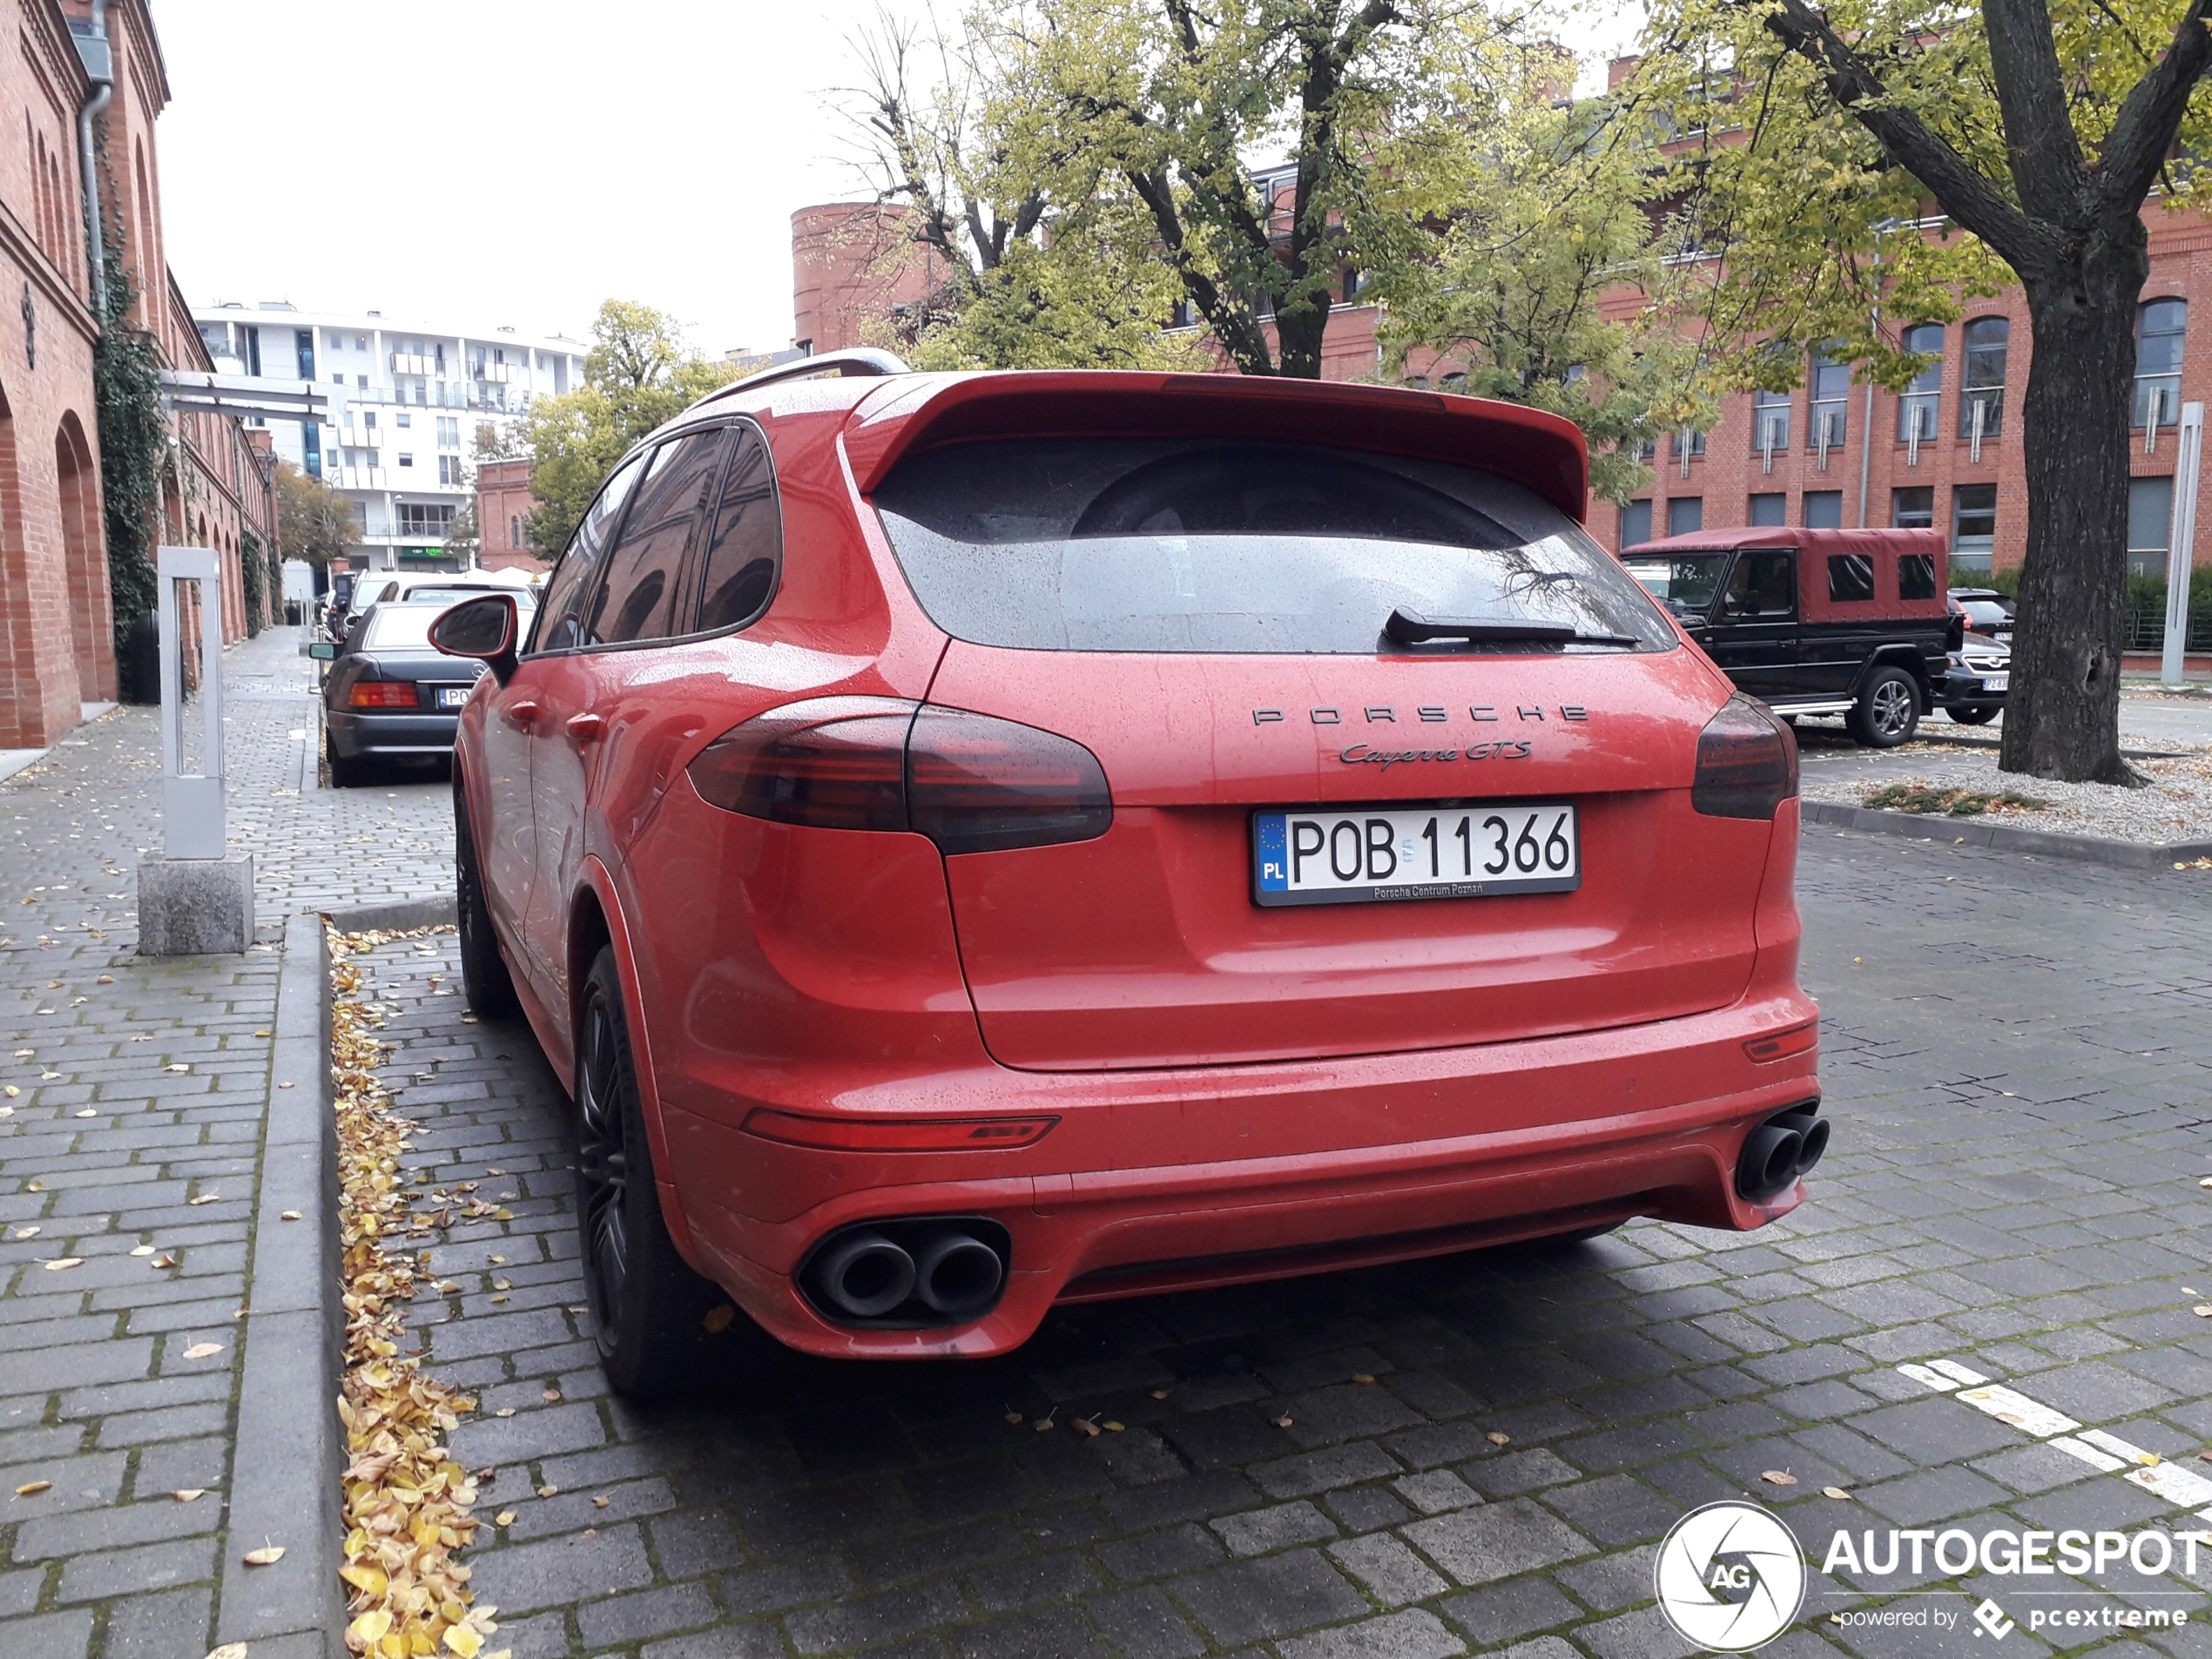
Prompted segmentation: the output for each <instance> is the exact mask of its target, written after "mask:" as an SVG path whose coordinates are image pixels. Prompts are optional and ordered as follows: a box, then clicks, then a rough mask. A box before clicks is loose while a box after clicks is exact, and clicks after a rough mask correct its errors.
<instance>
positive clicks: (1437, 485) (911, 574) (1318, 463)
mask: <svg viewBox="0 0 2212 1659" xmlns="http://www.w3.org/2000/svg"><path fill="white" fill-rule="evenodd" d="M874 500H875V505H876V508H877V510H878V511H879V513H880V515H881V516H882V519H883V523H884V527H885V529H886V531H887V534H888V535H889V536H890V539H891V545H892V549H893V550H894V552H895V553H896V554H897V555H898V558H899V564H900V569H901V570H903V571H904V572H905V573H906V577H907V582H908V583H909V584H910V585H911V586H912V587H913V589H914V595H915V597H917V598H918V599H920V600H921V605H922V608H923V609H924V610H927V612H928V613H929V616H930V618H931V620H933V621H934V622H935V623H936V624H937V625H938V626H939V627H941V628H942V629H943V630H944V631H946V632H947V633H948V634H951V635H952V636H953V637H955V638H958V639H965V640H968V641H971V642H973V643H974V644H983V645H1001V646H1010V647H1014V648H1016V649H1022V650H1030V651H1173V652H1278V651H1279V652H1300V653H1315V654H1333V655H1372V654H1374V653H1376V652H1377V651H1392V652H1398V653H1400V654H1403V653H1406V652H1407V651H1418V652H1419V653H1420V654H1432V653H1439V654H1441V653H1460V652H1465V651H1470V650H1474V651H1514V652H1523V651H1568V652H1582V651H1622V650H1631V651H1665V650H1669V649H1670V648H1671V647H1672V645H1673V644H1674V634H1673V631H1672V630H1670V629H1669V627H1668V625H1667V624H1666V622H1665V621H1664V619H1663V618H1662V617H1661V615H1660V613H1659V611H1658V610H1657V608H1656V606H1655V605H1654V604H1652V602H1651V600H1650V598H1649V597H1648V596H1646V594H1645V593H1644V591H1643V590H1642V588H1640V587H1638V586H1637V585H1636V583H1635V582H1634V581H1633V580H1632V579H1631V578H1630V577H1629V575H1628V573H1627V572H1626V571H1624V570H1622V568H1621V566H1620V564H1619V563H1617V562H1616V561H1615V559H1614V558H1613V557H1612V556H1611V555H1609V554H1608V553H1607V552H1606V551H1605V550H1604V549H1603V548H1602V547H1600V546H1599V545H1598V543H1596V542H1595V541H1594V540H1592V539H1591V538H1590V536H1588V534H1587V533H1586V532H1585V531H1584V530H1583V529H1582V528H1581V526H1580V525H1578V524H1576V523H1575V522H1574V521H1573V520H1572V519H1570V518H1568V516H1567V515H1566V514H1564V513H1563V512H1561V511H1560V509H1558V508H1556V507H1554V506H1553V505H1552V504H1550V503H1549V502H1546V501H1545V500H1543V499H1542V498H1541V496H1537V495H1536V494H1535V493H1534V491H1533V490H1530V489H1526V488H1524V487H1523V486H1521V485H1520V484H1517V483H1514V482H1512V481H1510V480H1508V479H1505V478H1501V477H1498V476H1497V475H1494V474H1491V473H1487V472H1481V471H1478V470H1476V469H1474V468H1471V467H1458V466H1452V465H1449V464H1446V463H1443V462H1424V461H1415V460H1410V459H1405V458H1401V457H1399V456H1394V455H1376V454H1369V453H1367V452H1365V451H1360V450H1352V449H1337V448H1325V447H1321V446H1318V445H1306V444H1291V443H1271V442H1224V441H1213V440H1195V439H1150V438H1022V439H1009V440H1002V441H997V442H977V443H968V444H958V445H951V446H948V447H946V448H937V449H930V450H925V451H924V452H922V453H921V454H920V455H914V456H912V457H910V458H909V459H907V460H906V461H904V462H900V465H899V466H898V467H897V468H895V469H894V470H893V471H892V473H891V475H890V476H889V477H887V479H885V480H884V482H883V483H882V484H881V485H880V487H879V488H878V489H877V490H876V492H875V497H874ZM1397 609H1402V610H1406V611H1409V612H1412V613H1414V614H1415V615H1417V616H1420V617H1427V618H1429V619H1431V620H1443V619H1449V620H1452V621H1455V622H1456V621H1475V622H1481V623H1486V624H1534V630H1533V631H1534V632H1537V633H1540V634H1554V635H1555V634H1557V633H1559V632H1561V631H1563V629H1565V628H1571V629H1572V630H1573V631H1574V632H1575V633H1576V634H1579V635H1587V636H1589V637H1591V642H1590V643H1582V642H1581V641H1575V642H1570V643H1563V644H1562V643H1561V642H1560V641H1558V640H1557V639H1550V640H1547V641H1542V642H1538V641H1534V640H1514V639H1512V638H1510V637H1491V638H1487V639H1485V640H1483V641H1481V642H1480V643H1479V644H1471V643H1470V642H1468V641H1467V640H1453V641H1446V642H1443V643H1440V644H1423V645H1420V646H1416V647H1406V646H1402V645H1398V644H1392V643H1390V642H1389V641H1388V640H1386V639H1385V638H1384V637H1383V634H1382V630H1383V626H1384V624H1386V622H1387V621H1388V620H1389V618H1390V615H1391V612H1392V611H1393V610H1397ZM1489 632H1491V633H1492V634H1493V635H1506V634H1509V632H1510V630H1509V628H1500V629H1493V630H1490V631H1489Z"/></svg>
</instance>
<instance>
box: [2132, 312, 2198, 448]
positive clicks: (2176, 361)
mask: <svg viewBox="0 0 2212 1659" xmlns="http://www.w3.org/2000/svg"><path fill="white" fill-rule="evenodd" d="M2188 326H2189V302H2188V300H2144V301H2143V307H2142V309H2141V311H2140V312H2138V313H2137V314H2136V320H2135V413H2134V418H2133V419H2132V421H2130V422H2129V424H2130V425H2133V426H2139V427H2143V426H2172V425H2173V424H2174V423H2175V421H2179V420H2180V419H2181V418H2182V336H2183V335H2184V334H2187V333H2188Z"/></svg>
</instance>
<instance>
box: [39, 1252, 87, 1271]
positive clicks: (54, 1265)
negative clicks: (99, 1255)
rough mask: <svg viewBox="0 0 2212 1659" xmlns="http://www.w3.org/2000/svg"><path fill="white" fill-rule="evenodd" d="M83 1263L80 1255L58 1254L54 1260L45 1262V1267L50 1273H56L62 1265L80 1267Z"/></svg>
mask: <svg viewBox="0 0 2212 1659" xmlns="http://www.w3.org/2000/svg"><path fill="white" fill-rule="evenodd" d="M82 1266H84V1258H83V1257H82V1256H60V1257H57V1258H55V1259H54V1260H52V1261H51V1262H48V1263H46V1264H45V1268H46V1271H48V1272H50V1273H58V1272H60V1271H61V1270H62V1269H63V1268H64V1267H82Z"/></svg>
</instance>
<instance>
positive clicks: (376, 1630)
mask: <svg viewBox="0 0 2212 1659" xmlns="http://www.w3.org/2000/svg"><path fill="white" fill-rule="evenodd" d="M391 1628H392V1615H391V1614H390V1613H388V1612H387V1611H386V1610H385V1609H384V1608H381V1607H379V1608H370V1609H369V1610H368V1612H366V1613H364V1614H362V1615H361V1617H359V1618H358V1619H355V1620H354V1622H353V1623H351V1624H350V1625H348V1626H347V1628H346V1643H347V1646H348V1647H352V1646H353V1645H354V1642H359V1643H360V1644H361V1645H360V1647H359V1649H357V1651H359V1652H361V1653H367V1652H368V1650H369V1649H371V1648H374V1646H375V1645H376V1644H377V1643H378V1642H381V1641H383V1640H384V1635H385V1633H386V1632H387V1631H388V1630H389V1629H391Z"/></svg>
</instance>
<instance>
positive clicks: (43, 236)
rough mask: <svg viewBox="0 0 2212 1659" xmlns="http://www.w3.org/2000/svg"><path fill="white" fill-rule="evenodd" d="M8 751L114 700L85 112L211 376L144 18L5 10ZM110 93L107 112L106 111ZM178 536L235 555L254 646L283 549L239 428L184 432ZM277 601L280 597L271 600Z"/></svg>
mask: <svg viewBox="0 0 2212 1659" xmlns="http://www.w3.org/2000/svg"><path fill="white" fill-rule="evenodd" d="M0 5H4V7H5V8H6V10H7V13H8V16H9V20H10V23H11V24H12V25H13V28H12V30H11V31H10V32H11V33H12V34H13V36H14V37H15V40H14V42H13V43H12V44H13V48H14V49H13V50H10V51H7V52H5V53H0V111H4V112H5V115H6V118H7V121H8V122H16V121H17V119H18V116H17V111H20V112H21V115H20V125H19V126H16V127H13V128H10V127H9V126H7V125H5V124H0V292H4V294H5V296H6V300H7V303H6V305H5V307H4V308H0V319H4V320H0V748H41V747H44V746H45V745H48V744H51V743H52V742H53V741H54V740H55V739H56V738H57V737H58V736H59V735H60V734H61V733H62V732H64V731H66V730H67V729H68V728H69V727H71V726H72V725H76V724H77V723H78V720H79V719H80V718H82V716H83V708H84V705H86V704H89V703H100V702H106V701H109V700H111V699H112V698H114V696H115V694H116V664H115V651H114V643H113V641H114V627H113V616H112V606H111V597H110V593H109V582H108V567H107V546H106V535H105V522H104V517H103V509H102V504H101V494H100V463H99V458H98V453H97V451H98V420H97V416H96V414H95V409H94V403H93V391H92V348H93V344H94V342H95V341H96V340H97V338H98V326H97V323H96V321H95V314H94V311H93V305H92V283H93V275H92V271H91V261H90V260H88V258H87V248H88V242H89V238H88V235H87V215H86V208H85V200H86V196H85V190H84V168H83V166H82V165H81V157H82V153H83V152H82V148H81V145H80V133H79V118H80V112H81V111H85V110H86V109H87V108H88V107H91V108H92V109H93V110H94V113H93V114H92V117H91V120H92V125H93V129H94V135H95V147H96V153H97V154H98V158H99V159H98V163H97V164H96V172H97V174H98V204H99V211H100V212H101V214H102V215H103V218H104V222H105V224H106V225H107V226H109V227H110V229H111V232H112V233H113V234H114V235H115V236H116V238H117V239H118V241H119V242H120V244H121V246H122V250H123V258H124V264H125V268H126V270H127V271H128V272H129V273H130V275H131V280H132V284H133V286H134V287H135V289H136V290H137V294H138V298H137V300H136V305H135V308H134V311H133V314H132V321H134V322H135V323H136V324H137V325H138V326H139V327H144V328H145V329H146V330H148V331H149V332H150V333H152V335H153V336H154V338H155V340H156V341H157V342H158V347H159V349H160V351H161V353H162V354H163V356H164V358H165V362H166V363H167V365H169V366H171V367H175V368H209V367H211V365H210V364H209V363H208V361H207V360H206V355H205V354H204V353H203V352H202V351H201V349H200V347H199V335H198V334H197V332H196V331H195V329H194V328H193V326H192V319H191V317H190V316H189V315H188V314H186V312H185V307H184V303H183V300H182V299H181V298H180V297H179V293H178V292H177V289H176V287H175V284H174V283H173V282H172V280H171V279H170V276H169V271H168V266H167V265H166V263H165V260H164V255H163V241H162V232H161V212H160V168H159V162H158V154H157V152H156V148H155V145H154V123H155V120H156V118H158V116H159V114H160V113H161V111H162V109H163V108H164V106H165V105H166V104H167V103H168V100H169V84H168V78H167V74H166V71H165V69H164V68H163V65H162V60H161V49H160V44H159V42H158V39H157V37H156V36H155V34H154V29H153V23H152V17H150V16H149V15H148V12H147V10H146V5H145V0H111V3H108V4H106V5H105V6H104V7H103V8H101V12H102V18H101V21H102V22H103V23H104V24H105V37H102V36H101V35H99V34H98V33H97V32H96V30H95V27H94V8H93V6H92V4H91V0H0ZM103 88H105V89H106V90H107V98H106V99H105V104H102V102H101V99H100V98H99V93H100V91H102V89H103ZM163 496H164V502H163V505H164V509H165V515H166V522H165V527H164V529H163V532H162V533H163V535H164V536H167V537H171V538H172V539H174V540H177V541H181V542H190V543H196V544H199V545H204V546H212V547H219V548H220V549H222V550H224V552H225V554H226V560H225V570H226V583H225V588H226V593H225V600H224V622H225V632H226V637H238V636H239V635H240V634H242V633H243V632H244V631H245V629H246V608H245V588H244V583H243V579H242V574H241V571H240V569H239V552H240V550H241V547H242V545H243V541H244V535H245V532H246V531H247V530H248V529H251V530H252V531H253V534H254V535H256V536H259V537H260V539H261V541H262V542H263V543H264V545H265V546H273V545H274V543H275V534H276V514H275V503H274V496H273V488H272V480H271V475H270V472H269V469H268V467H267V465H266V462H265V461H264V460H263V459H262V458H261V452H260V451H259V450H257V449H256V448H255V447H254V446H253V443H252V442H250V440H249V439H248V438H247V436H246V434H245V431H244V429H243V428H242V427H241V426H240V425H239V422H238V421H235V420H233V419H228V418H225V417H220V416H216V415H181V416H178V417H176V418H175V419H174V420H173V421H172V445H171V448H170V453H169V455H168V457H167V465H166V475H165V484H164V490H163ZM270 585H271V586H273V583H271V584H270Z"/></svg>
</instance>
